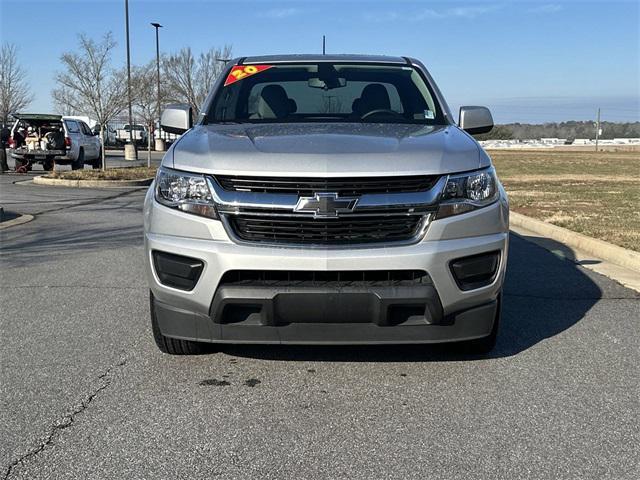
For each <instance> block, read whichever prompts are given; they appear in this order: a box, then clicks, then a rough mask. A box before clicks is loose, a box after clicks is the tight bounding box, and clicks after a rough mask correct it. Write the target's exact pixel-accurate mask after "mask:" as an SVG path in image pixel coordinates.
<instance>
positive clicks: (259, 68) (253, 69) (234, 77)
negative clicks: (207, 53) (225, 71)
mask: <svg viewBox="0 0 640 480" xmlns="http://www.w3.org/2000/svg"><path fill="white" fill-rule="evenodd" d="M271 67H273V65H235V66H234V67H233V68H232V69H231V71H230V72H229V75H228V76H227V79H226V80H225V82H224V86H225V87H226V86H227V85H231V84H232V83H236V82H237V81H238V80H242V79H243V78H247V77H250V76H251V75H255V74H256V73H260V72H263V71H265V70H267V69H268V68H271Z"/></svg>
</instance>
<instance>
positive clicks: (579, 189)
mask: <svg viewBox="0 0 640 480" xmlns="http://www.w3.org/2000/svg"><path fill="white" fill-rule="evenodd" d="M488 153H489V154H490V155H491V158H492V159H493V161H494V163H495V166H496V170H497V171H498V175H499V176H500V179H501V180H502V183H503V184H504V186H505V188H506V190H507V193H508V194H509V201H510V204H511V208H512V209H513V210H514V211H516V212H519V213H522V214H524V215H529V216H531V217H535V218H538V219H540V220H544V221H547V222H550V223H553V224H554V225H558V226H561V227H565V228H568V229H571V230H574V231H576V232H580V233H583V234H585V235H589V236H591V237H596V238H600V239H602V240H605V241H607V242H611V243H614V244H616V245H620V246H621V247H625V248H630V249H633V250H636V251H640V153H639V152H563V151H547V150H544V151H540V150H535V151H534V150H518V151H516V150H514V151H511V150H490V151H489V152H488Z"/></svg>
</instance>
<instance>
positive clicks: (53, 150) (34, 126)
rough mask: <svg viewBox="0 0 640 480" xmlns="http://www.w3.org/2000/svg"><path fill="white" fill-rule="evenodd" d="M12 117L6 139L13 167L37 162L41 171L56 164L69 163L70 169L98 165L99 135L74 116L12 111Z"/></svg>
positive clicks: (19, 168)
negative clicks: (13, 163)
mask: <svg viewBox="0 0 640 480" xmlns="http://www.w3.org/2000/svg"><path fill="white" fill-rule="evenodd" d="M12 116H13V117H14V118H15V119H16V121H15V123H14V124H13V126H12V128H11V132H10V137H9V141H8V146H9V150H8V152H9V156H10V157H11V158H12V159H13V161H14V162H15V169H16V171H20V172H26V171H28V170H31V167H32V165H33V164H34V163H41V164H42V166H43V168H44V170H45V171H50V170H53V169H54V167H55V165H56V164H60V165H71V168H72V169H73V170H76V169H80V168H84V166H85V164H88V165H91V166H92V167H93V168H101V167H102V147H101V143H100V139H99V137H98V136H97V135H96V134H95V133H94V132H93V131H91V129H90V128H89V126H88V125H87V124H86V123H85V122H84V121H82V120H79V119H76V118H69V117H62V116H61V115H55V114H42V113H14V114H12Z"/></svg>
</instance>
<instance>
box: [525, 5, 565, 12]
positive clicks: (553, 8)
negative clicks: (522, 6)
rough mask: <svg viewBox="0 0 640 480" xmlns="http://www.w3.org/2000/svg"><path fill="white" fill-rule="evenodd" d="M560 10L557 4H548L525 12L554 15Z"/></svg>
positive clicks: (560, 6)
mask: <svg viewBox="0 0 640 480" xmlns="http://www.w3.org/2000/svg"><path fill="white" fill-rule="evenodd" d="M560 10H562V5H560V4H557V3H548V4H546V5H540V6H539V7H533V8H530V9H529V10H527V11H528V12H529V13H556V12H559V11H560Z"/></svg>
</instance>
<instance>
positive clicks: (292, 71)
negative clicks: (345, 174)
mask: <svg viewBox="0 0 640 480" xmlns="http://www.w3.org/2000/svg"><path fill="white" fill-rule="evenodd" d="M206 121H207V122H209V123H216V122H222V123H225V122H232V123H233V122H241V123H245V122H249V123H254V122H255V123H265V122H278V123H292V122H361V123H363V122H377V123H418V124H427V125H440V124H444V123H446V122H445V120H444V116H443V113H442V110H441V108H440V106H439V105H438V103H437V101H436V99H435V96H434V95H433V92H432V91H431V88H430V86H429V85H428V84H427V83H426V82H425V80H424V79H423V77H422V76H421V75H420V74H419V73H418V71H417V70H416V69H415V68H413V67H411V66H408V65H386V64H339V63H335V64H334V63H328V62H327V63H324V62H322V63H315V64H314V63H310V64H276V65H236V66H234V67H233V68H232V69H231V72H230V74H229V76H228V77H227V79H226V81H225V84H224V86H222V87H220V89H219V90H218V92H217V93H216V95H215V97H214V99H213V101H212V102H211V105H210V107H209V110H208V112H207V117H206Z"/></svg>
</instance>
